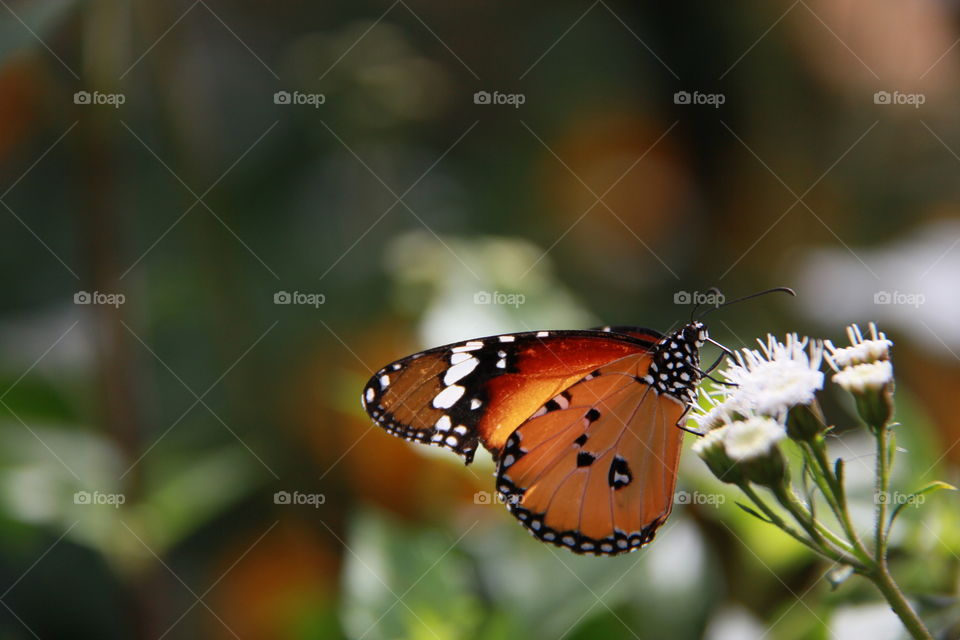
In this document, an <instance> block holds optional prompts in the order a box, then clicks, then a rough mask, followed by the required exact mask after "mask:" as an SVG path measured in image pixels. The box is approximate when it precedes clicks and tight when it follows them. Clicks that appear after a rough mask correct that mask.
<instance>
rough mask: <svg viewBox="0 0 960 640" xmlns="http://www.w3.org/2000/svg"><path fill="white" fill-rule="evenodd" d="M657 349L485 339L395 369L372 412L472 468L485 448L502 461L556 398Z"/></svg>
mask: <svg viewBox="0 0 960 640" xmlns="http://www.w3.org/2000/svg"><path fill="white" fill-rule="evenodd" d="M651 346H652V343H651V342H650V341H648V340H644V339H640V338H637V337H632V336H629V335H624V334H614V333H610V332H603V331H537V332H527V333H517V334H510V335H500V336H491V337H487V338H477V339H475V340H468V341H466V342H458V343H455V344H449V345H446V346H443V347H437V348H435V349H430V350H428V351H423V352H421V353H417V354H414V355H412V356H409V357H407V358H404V359H402V360H398V361H396V362H394V363H392V364H389V365H387V366H386V367H384V368H383V369H381V370H380V371H378V372H377V373H376V374H374V375H373V377H371V378H370V381H369V382H368V383H367V385H366V387H365V388H364V391H363V396H362V402H363V406H364V408H365V409H366V410H367V412H368V413H369V414H370V417H371V418H373V420H374V422H376V423H377V424H378V425H380V426H381V427H383V428H384V429H385V430H386V431H387V432H389V433H391V434H393V435H396V436H399V437H402V438H405V439H407V440H411V441H414V442H420V443H423V444H431V445H435V446H441V447H445V448H448V449H451V450H453V451H455V452H456V453H457V454H459V455H461V456H463V457H464V458H465V459H466V462H467V464H469V463H470V462H471V461H472V459H473V455H474V453H475V451H476V448H477V446H478V444H482V445H483V446H485V447H486V448H487V449H489V450H490V451H491V452H492V453H493V455H494V456H495V457H496V456H498V455H499V454H500V452H501V450H502V448H503V446H504V444H505V443H506V439H507V437H508V436H509V435H510V434H511V433H512V432H513V431H514V430H515V429H516V428H517V427H518V426H519V425H520V424H521V423H522V422H523V421H524V420H526V419H527V418H529V417H530V416H531V415H532V414H533V413H534V412H535V411H537V409H538V408H539V407H541V406H543V405H544V404H546V403H548V402H549V401H550V399H551V398H553V397H555V396H557V395H558V394H560V393H561V392H562V391H563V390H564V389H566V388H567V387H569V386H570V385H572V384H574V383H575V382H577V381H578V380H580V379H582V378H583V377H584V376H586V375H588V374H589V373H590V372H592V371H594V370H595V369H597V368H598V367H601V366H603V365H606V364H608V363H610V362H612V361H615V360H619V359H620V358H623V357H625V356H629V355H631V354H638V353H646V352H647V351H648V350H649V349H650V347H651Z"/></svg>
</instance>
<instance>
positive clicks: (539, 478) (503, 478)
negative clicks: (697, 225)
mask: <svg viewBox="0 0 960 640" xmlns="http://www.w3.org/2000/svg"><path fill="white" fill-rule="evenodd" d="M706 339H707V329H706V327H705V326H704V325H703V324H702V323H700V322H691V323H690V324H688V325H686V326H684V327H682V328H680V329H678V330H677V331H674V332H672V333H670V334H667V335H663V334H660V333H658V332H656V331H653V330H649V329H641V328H635V327H604V328H602V329H599V330H587V331H538V332H526V333H518V334H509V335H500V336H490V337H486V338H478V339H475V340H469V341H465V342H460V343H455V344H451V345H446V346H443V347H437V348H435V349H430V350H428V351H424V352H421V353H419V354H415V355H413V356H410V357H408V358H404V359H402V360H399V361H397V362H394V363H392V364H390V365H387V366H386V367H384V368H383V369H381V370H380V371H378V372H377V373H376V374H375V375H374V376H373V377H372V378H371V379H370V381H369V382H368V383H367V386H366V387H365V389H364V392H363V396H362V402H363V405H364V408H365V409H366V410H367V412H368V413H369V414H370V416H371V417H372V418H373V420H374V421H375V422H376V423H377V424H378V425H380V426H381V427H383V428H384V429H385V430H386V431H388V432H389V433H391V434H393V435H396V436H399V437H403V438H405V439H407V440H410V441H414V442H419V443H423V444H430V445H434V446H441V447H445V448H448V449H451V450H453V451H454V452H456V453H457V454H459V455H461V456H463V457H464V459H465V460H466V462H467V464H469V463H470V462H471V461H472V459H473V456H474V454H475V452H476V449H477V446H484V447H485V448H486V449H488V450H489V451H490V452H491V454H492V455H493V457H494V460H495V461H496V462H497V485H496V486H497V491H498V492H499V494H500V496H501V497H502V498H503V501H504V502H505V503H506V505H507V508H508V509H509V510H510V512H511V513H513V514H514V516H515V517H516V518H517V519H518V520H519V521H520V523H521V524H522V525H523V526H524V527H525V528H527V530H528V531H530V533H531V534H533V535H534V536H535V537H537V538H538V539H540V540H543V541H545V542H548V543H551V544H555V545H558V546H564V547H566V548H569V549H570V550H572V551H574V552H577V553H592V554H603V555H615V554H619V553H623V552H626V551H633V550H636V549H638V548H639V547H640V546H642V545H643V544H645V543H647V542H649V541H650V540H651V539H652V538H653V535H654V533H655V532H656V529H657V528H658V527H659V526H660V525H661V524H662V523H663V522H664V521H665V520H666V518H667V516H668V515H669V513H670V510H671V507H672V504H673V492H674V486H675V482H676V470H677V465H678V462H679V454H680V445H681V442H682V439H683V431H682V430H681V429H680V428H679V423H680V422H681V420H682V418H683V416H684V415H685V414H686V412H687V410H688V409H689V407H690V405H691V403H692V402H693V400H694V399H695V397H696V390H697V385H698V384H699V381H700V378H701V375H702V372H701V369H700V356H699V354H700V347H701V346H702V345H703V343H704V341H705V340H706Z"/></svg>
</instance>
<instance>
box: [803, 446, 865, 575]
mask: <svg viewBox="0 0 960 640" xmlns="http://www.w3.org/2000/svg"><path fill="white" fill-rule="evenodd" d="M804 450H805V451H809V452H810V454H811V455H812V457H813V459H814V462H816V465H817V467H818V468H819V470H820V473H816V472H814V473H813V474H812V475H813V477H814V480H815V481H816V482H817V486H818V487H819V488H820V491H821V493H823V496H824V497H825V498H826V499H827V503H828V504H829V505H830V508H831V509H832V510H833V513H834V515H835V516H836V517H837V521H838V522H840V526H841V527H843V531H844V533H846V534H847V538H848V539H849V540H850V544H852V545H853V550H854V553H856V555H857V557H858V558H860V560H861V561H867V560H869V558H870V553H869V552H868V551H867V548H866V547H865V546H864V545H863V541H861V540H860V535H859V534H858V533H857V530H856V528H855V527H854V526H853V521H852V520H851V518H850V511H849V509H848V508H847V493H846V490H845V488H844V486H843V483H842V482H841V481H840V478H838V477H837V476H836V475H834V472H833V469H832V468H831V467H830V462H829V461H828V460H827V447H826V442H825V441H824V439H823V436H819V437H817V438H815V439H814V440H813V441H812V442H809V443H807V447H805V449H804Z"/></svg>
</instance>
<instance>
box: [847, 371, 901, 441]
mask: <svg viewBox="0 0 960 640" xmlns="http://www.w3.org/2000/svg"><path fill="white" fill-rule="evenodd" d="M833 381H834V382H835V383H837V384H838V385H840V387H842V388H843V389H844V390H846V391H849V392H850V393H852V394H853V395H854V397H855V398H856V401H857V413H859V414H860V417H861V418H862V419H863V421H864V422H866V423H867V424H868V425H869V426H870V427H871V428H873V429H878V428H880V427H882V426H884V425H886V424H887V423H888V422H889V421H890V418H891V417H892V416H893V365H892V364H890V361H889V360H878V361H876V362H869V363H864V364H857V365H853V366H852V367H847V368H845V369H843V370H842V371H840V372H839V373H837V374H836V375H835V376H833Z"/></svg>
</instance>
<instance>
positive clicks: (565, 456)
mask: <svg viewBox="0 0 960 640" xmlns="http://www.w3.org/2000/svg"><path fill="white" fill-rule="evenodd" d="M651 363H652V356H651V354H650V353H636V354H632V355H628V356H625V357H623V358H620V359H618V360H616V361H614V362H611V363H608V364H607V365H605V366H602V367H600V368H599V370H598V371H595V372H593V373H592V374H590V375H588V376H585V377H584V378H583V379H581V380H580V381H578V382H576V383H574V384H573V385H571V386H570V387H569V388H568V389H566V390H564V391H563V392H562V393H561V394H560V396H558V397H557V398H553V399H552V400H551V401H549V402H547V403H546V404H545V405H544V406H543V407H541V408H540V409H538V410H537V411H536V412H535V413H534V414H533V415H532V416H531V417H530V419H528V420H527V421H525V422H524V423H523V424H521V425H520V426H519V427H518V428H517V429H516V431H515V432H514V433H513V434H511V436H510V437H509V439H508V440H507V443H506V446H505V448H504V450H503V454H502V456H501V457H500V460H499V466H498V470H497V489H498V491H499V492H500V494H501V496H502V497H503V499H504V501H505V502H506V504H507V507H508V508H509V509H510V511H511V512H512V513H513V514H514V515H515V516H516V517H517V518H518V519H519V520H520V522H521V524H523V526H524V527H526V528H527V529H528V530H529V531H530V532H531V533H532V534H533V535H534V536H535V537H537V538H539V539H541V540H544V541H547V542H550V543H552V544H555V545H558V546H565V547H568V548H570V549H571V550H573V551H575V552H578V553H599V554H609V555H613V554H617V553H622V552H625V551H631V550H635V549H637V548H639V547H640V546H642V545H643V544H646V543H647V542H649V541H650V540H652V539H653V536H654V534H655V532H656V530H657V528H658V527H659V526H660V525H661V524H662V523H663V522H664V521H665V520H666V518H667V516H668V515H669V514H670V510H671V508H672V505H673V493H674V487H675V483H676V472H677V465H678V463H679V456H680V446H681V443H682V440H683V432H682V430H680V429H679V428H677V423H678V422H679V420H680V419H681V417H682V416H683V414H684V412H685V410H686V406H687V405H686V403H685V402H683V401H681V400H679V399H677V398H675V397H673V396H672V395H669V394H666V393H657V391H656V390H655V389H654V387H652V386H651V383H652V382H653V380H652V378H650V377H649V376H648V371H649V368H650V364H651Z"/></svg>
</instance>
